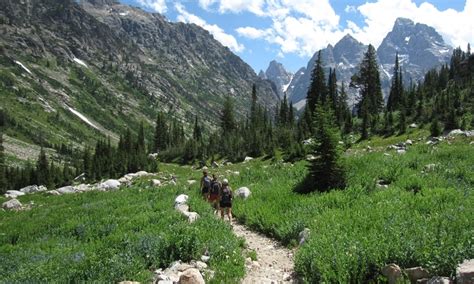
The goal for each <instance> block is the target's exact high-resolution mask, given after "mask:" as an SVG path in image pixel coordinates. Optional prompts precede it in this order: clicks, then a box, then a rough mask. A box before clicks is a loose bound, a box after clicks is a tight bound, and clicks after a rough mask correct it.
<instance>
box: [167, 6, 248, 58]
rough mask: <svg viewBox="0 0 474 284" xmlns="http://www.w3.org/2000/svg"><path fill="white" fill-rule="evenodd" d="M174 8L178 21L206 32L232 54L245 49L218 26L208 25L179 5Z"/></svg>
mask: <svg viewBox="0 0 474 284" xmlns="http://www.w3.org/2000/svg"><path fill="white" fill-rule="evenodd" d="M175 7H176V10H177V11H178V17H177V20H178V21H180V22H184V23H192V24H196V25H198V26H200V27H202V28H203V29H206V30H208V31H209V32H210V33H211V34H212V35H213V36H214V38H215V39H216V40H217V41H219V42H220V43H221V44H222V45H224V46H227V47H228V48H230V49H231V50H232V51H234V52H242V51H244V49H245V47H244V46H243V45H242V44H240V43H238V42H237V40H236V39H235V37H234V36H233V35H230V34H227V33H225V31H224V30H223V29H222V28H220V27H219V26H217V25H211V24H208V23H207V22H206V21H205V20H203V19H202V18H200V17H198V16H196V15H194V14H191V13H189V12H188V11H186V9H185V8H184V6H183V5H182V4H180V3H177V4H175Z"/></svg>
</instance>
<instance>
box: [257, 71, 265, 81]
mask: <svg viewBox="0 0 474 284" xmlns="http://www.w3.org/2000/svg"><path fill="white" fill-rule="evenodd" d="M258 77H260V79H262V80H267V75H266V74H265V72H264V71H263V70H260V72H258Z"/></svg>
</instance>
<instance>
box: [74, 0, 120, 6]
mask: <svg viewBox="0 0 474 284" xmlns="http://www.w3.org/2000/svg"><path fill="white" fill-rule="evenodd" d="M79 2H80V3H81V4H84V3H89V4H92V5H94V6H105V5H116V4H119V2H118V0H79Z"/></svg>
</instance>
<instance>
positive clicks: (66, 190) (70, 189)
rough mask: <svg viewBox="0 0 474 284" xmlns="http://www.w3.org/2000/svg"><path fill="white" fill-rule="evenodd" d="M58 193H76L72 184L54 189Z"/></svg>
mask: <svg viewBox="0 0 474 284" xmlns="http://www.w3.org/2000/svg"><path fill="white" fill-rule="evenodd" d="M56 191H57V192H59V194H71V193H76V190H75V189H74V187H72V186H63V187H61V188H58V189H56Z"/></svg>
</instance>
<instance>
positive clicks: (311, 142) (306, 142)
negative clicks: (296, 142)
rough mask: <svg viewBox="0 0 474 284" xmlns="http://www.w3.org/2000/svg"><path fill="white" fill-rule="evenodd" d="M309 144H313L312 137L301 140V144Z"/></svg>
mask: <svg viewBox="0 0 474 284" xmlns="http://www.w3.org/2000/svg"><path fill="white" fill-rule="evenodd" d="M311 144H313V139H311V138H309V139H306V140H303V145H311Z"/></svg>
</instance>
